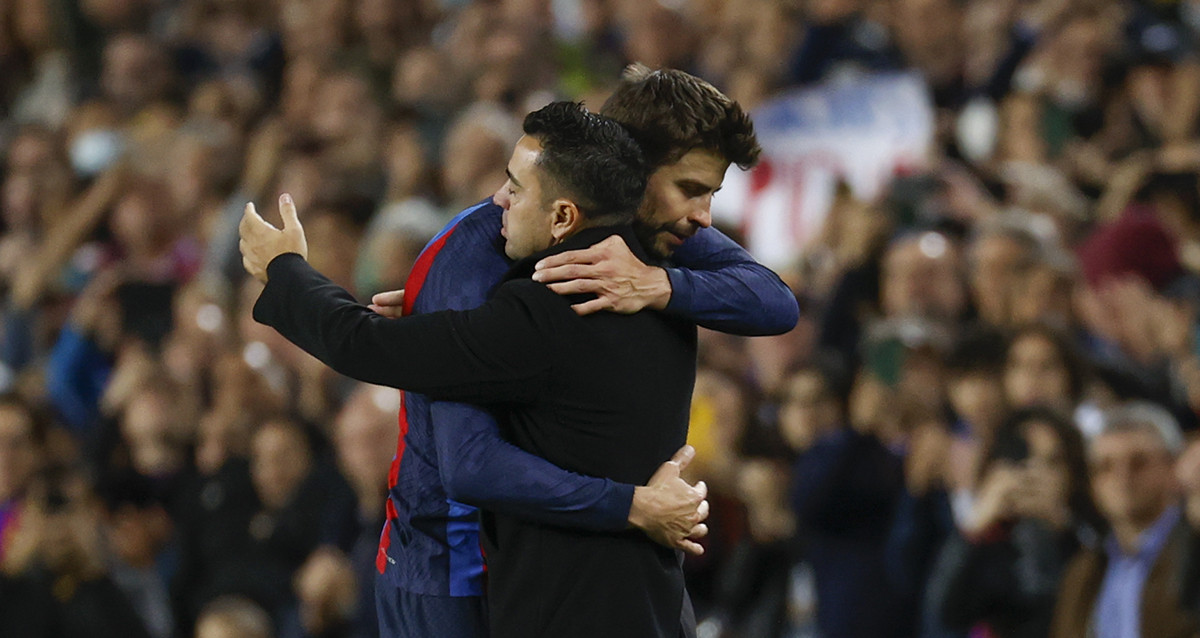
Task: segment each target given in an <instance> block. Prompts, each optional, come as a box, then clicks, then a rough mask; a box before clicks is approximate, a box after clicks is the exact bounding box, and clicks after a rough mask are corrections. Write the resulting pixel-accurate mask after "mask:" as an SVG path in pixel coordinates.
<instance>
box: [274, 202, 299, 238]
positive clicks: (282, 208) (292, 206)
mask: <svg viewBox="0 0 1200 638" xmlns="http://www.w3.org/2000/svg"><path fill="white" fill-rule="evenodd" d="M279 216H280V217H282V218H283V228H284V230H292V229H297V228H300V216H299V215H298V214H297V213H296V203H295V202H293V201H292V196H291V195H289V194H287V193H284V194H282V195H280V196H279Z"/></svg>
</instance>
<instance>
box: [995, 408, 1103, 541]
mask: <svg viewBox="0 0 1200 638" xmlns="http://www.w3.org/2000/svg"><path fill="white" fill-rule="evenodd" d="M1034 422H1037V423H1044V424H1046V425H1048V426H1049V427H1050V429H1051V430H1054V434H1055V435H1056V436H1057V437H1058V441H1059V443H1061V444H1062V453H1063V464H1064V465H1066V467H1067V473H1068V474H1069V475H1070V476H1069V481H1070V483H1069V486H1068V487H1067V504H1068V506H1069V507H1070V508H1071V515H1072V517H1073V518H1074V521H1075V523H1076V524H1083V525H1088V526H1091V527H1092V528H1093V529H1096V528H1098V526H1099V525H1100V524H1101V518H1100V515H1099V514H1098V513H1097V511H1096V507H1095V505H1094V504H1093V503H1092V497H1091V492H1090V489H1091V486H1090V483H1089V478H1088V477H1089V474H1088V464H1087V452H1086V450H1085V446H1084V441H1083V435H1082V434H1081V433H1080V432H1079V428H1077V427H1076V426H1075V424H1074V423H1072V422H1071V420H1070V419H1068V418H1067V417H1066V416H1065V415H1064V414H1062V413H1061V412H1059V411H1057V410H1054V409H1051V408H1046V407H1041V406H1037V407H1032V408H1023V409H1020V410H1016V411H1015V412H1013V413H1012V414H1010V415H1009V416H1008V418H1006V419H1005V420H1004V423H1003V424H1001V425H1000V427H999V429H997V430H996V435H995V437H994V438H993V439H992V441H991V443H990V444H989V445H988V448H987V453H986V454H985V457H984V458H985V459H986V460H985V462H984V463H982V464H981V465H980V468H979V471H980V477H981V478H982V476H983V474H984V473H985V472H987V470H988V468H989V467H990V466H991V465H992V464H993V463H995V462H996V461H1009V462H1013V463H1019V462H1021V461H1024V460H1025V459H1027V458H1028V457H1029V444H1028V443H1027V442H1026V437H1027V434H1026V432H1025V426H1026V425H1027V424H1029V423H1034Z"/></svg>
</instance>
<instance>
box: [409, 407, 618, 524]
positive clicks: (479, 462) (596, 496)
mask: <svg viewBox="0 0 1200 638" xmlns="http://www.w3.org/2000/svg"><path fill="white" fill-rule="evenodd" d="M431 412H432V417H433V423H434V424H436V425H435V427H434V428H433V433H434V439H435V441H436V445H437V454H438V467H439V468H440V472H441V477H442V485H443V486H444V487H445V488H446V494H447V495H448V496H449V497H450V498H452V499H454V500H456V501H459V502H462V503H466V504H468V505H474V506H476V507H480V508H483V509H487V510H491V511H493V512H499V513H503V514H510V515H512V516H517V517H520V518H523V519H526V520H530V521H535V522H538V523H546V524H550V525H560V526H563V527H573V528H579V529H586V530H591V531H598V532H611V531H620V530H623V529H625V528H626V522H627V520H628V518H629V507H630V505H631V504H632V502H633V489H634V486H632V485H627V484H624V483H616V482H613V481H611V480H608V479H601V478H595V477H590V476H583V475H581V474H575V473H573V472H568V471H566V470H563V469H561V468H559V467H558V466H556V465H554V464H552V463H550V462H549V461H547V460H545V459H543V458H541V457H538V456H534V455H532V454H530V453H528V452H525V451H523V450H521V449H520V448H518V447H516V446H515V445H513V444H511V443H509V442H507V441H505V440H503V439H502V438H501V437H500V430H499V427H498V426H497V424H496V421H495V419H493V418H492V416H491V414H490V413H488V412H487V411H485V410H482V409H480V408H477V407H475V406H471V405H466V404H462V403H450V402H445V401H442V402H435V403H434V404H433V405H432V407H431Z"/></svg>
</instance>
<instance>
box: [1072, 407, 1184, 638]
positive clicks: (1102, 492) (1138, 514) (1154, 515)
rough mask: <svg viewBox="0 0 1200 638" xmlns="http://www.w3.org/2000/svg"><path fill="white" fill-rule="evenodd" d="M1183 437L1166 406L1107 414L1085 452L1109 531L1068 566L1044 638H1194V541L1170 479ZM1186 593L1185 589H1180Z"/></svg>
mask: <svg viewBox="0 0 1200 638" xmlns="http://www.w3.org/2000/svg"><path fill="white" fill-rule="evenodd" d="M1182 447H1183V437H1182V436H1181V434H1180V431H1179V426H1178V425H1177V424H1176V422H1175V419H1174V418H1172V417H1171V415H1170V413H1168V412H1167V411H1166V410H1164V409H1162V408H1160V407H1158V406H1156V405H1153V404H1148V403H1132V404H1129V405H1127V406H1124V407H1120V408H1116V409H1114V410H1112V411H1111V412H1109V413H1108V414H1107V415H1106V419H1105V422H1104V424H1103V427H1102V429H1101V431H1100V432H1099V433H1098V434H1097V435H1096V436H1095V437H1094V438H1092V439H1091V441H1090V443H1089V446H1088V463H1089V465H1090V473H1091V487H1092V493H1093V495H1094V496H1095V499H1096V505H1097V507H1098V509H1099V510H1100V514H1101V515H1102V516H1103V517H1104V520H1105V522H1106V523H1107V524H1108V527H1109V533H1108V534H1107V536H1106V537H1105V538H1104V539H1103V542H1102V543H1101V544H1099V545H1097V546H1095V547H1089V548H1086V549H1084V550H1082V551H1081V552H1080V553H1079V554H1078V555H1076V556H1075V558H1074V559H1073V560H1072V561H1071V564H1070V565H1069V566H1068V567H1067V571H1066V575H1065V576H1064V577H1063V581H1062V587H1061V588H1060V589H1059V597H1058V604H1057V606H1056V607H1055V611H1054V621H1053V624H1052V625H1051V631H1050V636H1051V637H1052V638H1083V637H1084V636H1097V637H1099V638H1109V637H1114V638H1115V637H1118V636H1147V637H1148V636H1155V637H1161V638H1173V637H1175V636H1179V637H1183V636H1195V635H1196V633H1197V631H1200V616H1198V615H1197V613H1196V610H1195V595H1194V592H1193V590H1192V586H1193V585H1194V583H1195V580H1196V575H1195V574H1194V573H1193V572H1194V570H1195V565H1196V563H1195V562H1194V560H1193V559H1194V558H1195V556H1194V555H1193V554H1194V551H1195V543H1194V541H1193V540H1192V539H1193V538H1194V534H1193V533H1191V532H1190V531H1189V529H1188V527H1187V524H1186V522H1185V521H1184V520H1183V518H1182V516H1181V512H1180V503H1179V497H1178V488H1177V483H1176V478H1175V474H1174V471H1173V470H1174V465H1175V459H1176V457H1177V456H1178V455H1179V453H1180V451H1181V449H1182ZM1188 592H1192V593H1188Z"/></svg>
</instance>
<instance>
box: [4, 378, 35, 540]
mask: <svg viewBox="0 0 1200 638" xmlns="http://www.w3.org/2000/svg"><path fill="white" fill-rule="evenodd" d="M45 438H46V432H45V424H43V423H42V422H41V421H40V420H39V419H38V418H37V417H36V415H35V413H34V411H33V409H32V408H31V407H30V406H29V405H28V404H27V403H25V402H24V401H23V400H21V399H19V398H17V397H16V396H14V395H7V396H3V397H0V561H3V560H4V559H5V555H6V554H7V552H8V548H9V546H10V545H11V544H12V540H13V538H14V535H15V532H16V530H17V527H18V525H19V524H20V519H21V511H22V509H24V503H25V497H26V494H25V492H26V489H27V488H28V487H29V482H30V480H31V479H32V478H33V476H34V474H35V472H36V471H37V470H38V468H39V466H40V465H41V463H42V456H43V447H44V445H45Z"/></svg>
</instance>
